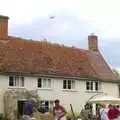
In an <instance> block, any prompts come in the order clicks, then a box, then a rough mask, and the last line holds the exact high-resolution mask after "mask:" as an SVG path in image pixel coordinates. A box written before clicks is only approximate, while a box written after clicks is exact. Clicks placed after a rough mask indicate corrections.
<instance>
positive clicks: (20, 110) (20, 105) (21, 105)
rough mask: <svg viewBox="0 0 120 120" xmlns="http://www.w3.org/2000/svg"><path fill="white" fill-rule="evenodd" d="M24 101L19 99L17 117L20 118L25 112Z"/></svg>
mask: <svg viewBox="0 0 120 120" xmlns="http://www.w3.org/2000/svg"><path fill="white" fill-rule="evenodd" d="M24 102H25V101H22V100H18V101H17V110H18V112H17V117H18V118H20V117H21V116H23V114H24Z"/></svg>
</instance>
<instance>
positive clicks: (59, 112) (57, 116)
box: [53, 99, 67, 120]
mask: <svg viewBox="0 0 120 120" xmlns="http://www.w3.org/2000/svg"><path fill="white" fill-rule="evenodd" d="M66 113H67V112H66V110H65V108H64V107H63V106H62V105H60V101H59V100H58V99H56V100H55V106H54V107H53V116H54V120H67V118H66Z"/></svg>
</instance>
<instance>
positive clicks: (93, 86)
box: [86, 81, 100, 91]
mask: <svg viewBox="0 0 120 120" xmlns="http://www.w3.org/2000/svg"><path fill="white" fill-rule="evenodd" d="M86 90H87V91H99V90H100V82H99V81H87V82H86Z"/></svg>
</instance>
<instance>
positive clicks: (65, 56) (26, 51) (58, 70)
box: [0, 36, 116, 80]
mask: <svg viewBox="0 0 120 120" xmlns="http://www.w3.org/2000/svg"><path fill="white" fill-rule="evenodd" d="M0 72H30V73H44V74H56V75H69V76H79V77H82V76H85V77H95V78H98V79H103V80H116V76H115V75H114V74H113V72H112V71H111V69H110V68H109V67H108V65H107V63H105V61H104V59H103V57H102V56H101V54H100V53H99V52H92V51H88V50H83V49H78V48H72V47H66V46H62V45H58V44H52V43H49V42H46V41H32V40H24V39H20V38H16V37H12V36H9V37H8V38H6V39H5V40H2V39H0Z"/></svg>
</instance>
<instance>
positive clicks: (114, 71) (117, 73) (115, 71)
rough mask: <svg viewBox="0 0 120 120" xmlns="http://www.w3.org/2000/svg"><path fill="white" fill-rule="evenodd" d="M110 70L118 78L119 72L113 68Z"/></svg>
mask: <svg viewBox="0 0 120 120" xmlns="http://www.w3.org/2000/svg"><path fill="white" fill-rule="evenodd" d="M112 71H113V73H114V74H115V75H116V76H117V78H120V73H119V71H118V70H116V69H113V70H112Z"/></svg>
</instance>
